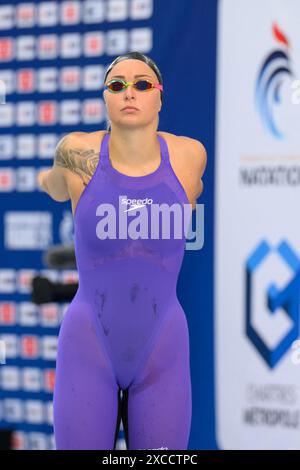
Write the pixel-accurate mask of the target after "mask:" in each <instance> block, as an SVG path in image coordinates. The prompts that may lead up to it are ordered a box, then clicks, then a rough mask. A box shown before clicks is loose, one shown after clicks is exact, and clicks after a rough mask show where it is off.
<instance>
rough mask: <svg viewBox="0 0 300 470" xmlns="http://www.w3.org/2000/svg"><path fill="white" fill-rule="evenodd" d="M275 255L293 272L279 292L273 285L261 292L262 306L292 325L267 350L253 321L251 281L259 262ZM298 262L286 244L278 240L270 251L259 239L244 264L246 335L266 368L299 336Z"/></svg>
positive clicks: (259, 264) (260, 264)
mask: <svg viewBox="0 0 300 470" xmlns="http://www.w3.org/2000/svg"><path fill="white" fill-rule="evenodd" d="M274 251H275V252H277V254H278V256H279V258H280V259H281V260H282V262H284V263H286V265H287V266H288V267H289V268H290V269H291V271H292V272H293V273H294V276H292V279H291V280H290V282H289V283H288V284H287V285H286V286H285V287H284V288H283V289H281V290H279V289H278V288H277V287H276V285H275V283H273V282H272V283H270V284H269V286H268V287H267V289H266V292H265V306H266V308H267V309H268V310H269V313H270V315H276V310H277V309H280V310H281V311H283V312H284V313H285V314H286V315H287V316H288V317H289V319H290V320H291V322H292V326H291V328H290V329H289V331H287V333H286V334H285V336H284V337H282V338H281V339H280V340H279V342H278V343H277V344H276V345H275V346H274V347H273V348H272V349H271V348H270V347H268V346H267V344H266V342H265V341H264V340H263V337H262V335H261V334H260V332H259V331H258V329H257V327H255V326H254V322H253V316H254V315H253V296H254V295H255V293H254V292H253V279H254V275H255V273H256V272H257V271H258V270H259V269H260V268H261V266H262V264H263V262H265V260H266V258H267V257H268V256H269V255H270V254H271V253H272V252H274ZM299 294H300V260H299V258H298V257H297V256H296V253H295V252H294V251H293V250H292V248H291V247H290V245H289V244H288V243H287V242H286V241H282V242H281V243H280V244H279V246H278V247H277V249H274V248H273V249H272V248H271V247H270V245H269V244H268V243H267V242H266V241H265V240H263V241H262V242H261V243H260V244H259V245H258V246H257V248H256V249H255V250H254V252H253V253H252V254H251V255H250V256H249V258H248V260H247V261H246V306H245V307H246V334H247V336H248V338H249V339H250V341H251V342H252V343H253V345H254V346H255V348H256V349H257V351H258V352H259V353H260V355H261V356H262V358H263V359H264V360H265V362H266V363H267V364H268V366H269V367H270V368H274V367H275V366H276V365H277V364H278V362H279V361H280V360H281V359H282V358H283V357H284V355H285V354H286V352H287V351H288V350H289V348H290V347H291V345H292V343H293V341H294V340H295V339H297V338H298V336H299V301H300V295H299Z"/></svg>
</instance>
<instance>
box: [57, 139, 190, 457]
mask: <svg viewBox="0 0 300 470" xmlns="http://www.w3.org/2000/svg"><path fill="white" fill-rule="evenodd" d="M109 138H110V133H107V134H105V136H104V138H103V140H102V143H101V149H100V158H99V162H98V165H97V167H96V169H95V172H94V174H93V176H92V178H91V180H90V182H89V183H88V185H87V186H86V187H85V189H84V191H83V193H82V194H81V196H80V199H79V201H78V204H77V207H76V210H75V214H74V241H75V254H76V261H77V267H78V276H79V287H78V290H77V293H76V295H75V297H74V299H73V300H72V302H71V303H70V305H69V306H68V308H67V311H66V313H65V315H64V317H63V320H62V324H61V328H60V331H59V337H58V352H57V360H56V378H55V387H54V396H53V413H54V435H55V442H56V448H57V449H58V450H60V449H67V450H68V449H94V450H97V449H114V448H115V444H116V436H117V433H118V426H119V423H120V418H121V413H120V409H121V408H120V390H121V391H122V392H124V394H123V398H124V396H126V406H125V407H124V406H123V411H122V422H123V425H124V430H125V435H126V444H127V449H134V450H138V449H158V448H162V447H163V448H167V449H180V450H184V449H187V446H188V440H189V433H190V426H191V416H192V389H191V377H190V357H189V354H190V352H189V332H188V325H187V320H186V316H185V313H184V311H183V308H182V306H181V304H180V302H179V300H178V298H177V294H176V286H177V279H178V275H179V272H180V268H181V264H182V259H183V255H184V250H185V242H186V240H185V234H184V230H183V221H182V220H183V206H185V210H187V213H188V214H190V215H191V206H190V204H189V201H188V198H187V195H186V193H185V191H184V189H183V187H182V185H181V183H180V182H179V180H178V178H177V176H176V174H175V172H174V171H173V169H172V166H171V163H170V160H169V153H168V146H167V143H166V141H165V139H164V138H163V137H162V136H160V135H158V134H157V138H158V140H159V144H160V149H161V162H160V165H159V167H158V168H157V169H156V170H155V171H154V172H152V173H150V174H148V175H145V176H128V175H125V174H123V173H120V172H119V171H118V170H116V169H115V168H114V167H113V166H112V164H111V162H110V159H109V145H108V144H109ZM124 198H125V199H127V204H124ZM146 198H148V199H146ZM130 199H131V200H132V199H143V200H147V201H148V203H147V202H146V203H145V204H144V205H143V207H140V208H135V209H133V205H134V201H129V200H130ZM122 201H123V202H122ZM153 204H154V205H158V204H166V205H167V206H168V207H170V206H172V205H173V204H174V207H175V206H176V207H175V209H174V212H173V213H172V214H173V218H172V217H171V220H173V224H172V223H171V224H170V227H171V229H170V235H169V236H168V237H167V238H163V236H162V233H163V232H162V231H163V224H160V228H159V230H158V232H159V236H158V237H156V238H155V237H151V233H153V232H151V229H155V228H157V226H158V225H157V220H158V219H155V218H154V217H153V213H152V214H150V213H151V206H153ZM153 207H154V206H153ZM131 209H133V210H131ZM125 215H126V216H127V219H126V221H124V220H125V219H124V217H125ZM151 222H152V223H151ZM139 223H140V225H139ZM130 224H132V225H131V227H133V228H134V229H135V231H138V228H141V225H143V230H144V232H143V233H145V227H146V233H147V236H148V238H147V237H144V238H134V236H131V237H129V236H128V235H127V237H126V236H124V233H125V232H126V230H127V229H128V233H130V234H131V235H132V233H133V232H134V231H133V232H131V231H130V230H132V229H129V226H130ZM175 225H176V227H177V228H178V227H179V226H180V227H181V231H182V233H181V236H180V237H178V238H177V237H175V236H174V234H175V228H174V227H175ZM172 227H173V229H172ZM125 229H126V230H125ZM120 230H121V231H120ZM104 232H105V233H108V234H109V237H107V238H104V237H103V233H104ZM141 232H142V230H141ZM120 233H122V235H120ZM125 394H126V395H125Z"/></svg>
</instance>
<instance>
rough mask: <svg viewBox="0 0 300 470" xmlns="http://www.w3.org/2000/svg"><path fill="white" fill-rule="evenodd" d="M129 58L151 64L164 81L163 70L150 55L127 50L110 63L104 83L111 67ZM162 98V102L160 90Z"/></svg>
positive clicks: (159, 80)
mask: <svg viewBox="0 0 300 470" xmlns="http://www.w3.org/2000/svg"><path fill="white" fill-rule="evenodd" d="M127 59H136V60H141V61H142V62H145V64H147V65H149V67H151V69H152V70H153V72H154V73H155V75H156V76H157V79H158V82H159V83H160V84H162V82H163V80H162V75H161V72H160V70H159V68H158V67H157V65H156V63H155V62H154V61H153V60H152V59H151V58H150V57H149V56H147V55H145V54H142V53H141V52H138V51H133V52H127V53H126V54H122V55H119V56H118V57H116V58H115V59H114V60H113V61H112V62H111V63H110V64H109V65H108V67H107V69H106V71H105V76H104V81H103V84H104V83H105V82H106V78H107V75H108V74H109V72H110V71H111V69H112V68H113V67H114V66H115V65H116V64H118V63H119V62H122V60H127ZM160 99H161V102H162V91H160ZM109 129H110V121H109V119H107V130H109Z"/></svg>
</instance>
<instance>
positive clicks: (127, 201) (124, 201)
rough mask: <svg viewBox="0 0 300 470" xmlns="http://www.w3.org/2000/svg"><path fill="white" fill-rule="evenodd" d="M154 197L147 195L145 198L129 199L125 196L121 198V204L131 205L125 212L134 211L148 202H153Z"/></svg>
mask: <svg viewBox="0 0 300 470" xmlns="http://www.w3.org/2000/svg"><path fill="white" fill-rule="evenodd" d="M152 203H153V199H151V198H149V197H146V198H145V199H129V198H127V197H123V198H122V200H121V204H125V205H126V206H129V208H128V209H126V210H125V211H124V212H129V211H133V210H135V209H140V208H141V207H145V206H146V205H147V204H152Z"/></svg>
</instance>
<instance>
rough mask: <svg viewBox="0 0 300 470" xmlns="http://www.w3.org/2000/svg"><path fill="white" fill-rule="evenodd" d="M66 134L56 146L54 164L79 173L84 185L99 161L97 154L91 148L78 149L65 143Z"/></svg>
mask: <svg viewBox="0 0 300 470" xmlns="http://www.w3.org/2000/svg"><path fill="white" fill-rule="evenodd" d="M67 137H68V136H66V137H65V138H64V139H62V141H61V142H60V144H59V145H58V146H57V147H56V150H55V156H54V164H55V165H57V166H60V167H63V168H68V169H69V170H71V171H72V172H73V173H75V174H76V175H79V176H80V178H81V179H82V182H83V184H84V185H85V186H86V185H87V184H88V182H89V181H90V179H91V177H92V176H93V174H94V171H95V168H96V166H97V164H98V161H99V154H98V153H97V152H95V150H93V149H80V148H77V147H75V146H74V147H70V145H67V143H66V140H67Z"/></svg>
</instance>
